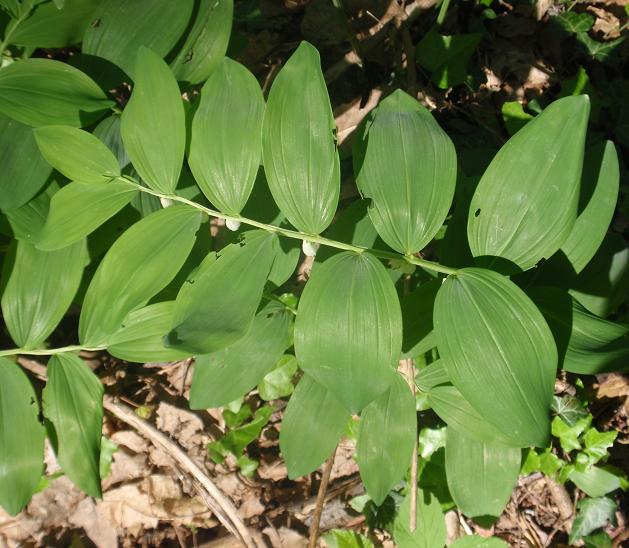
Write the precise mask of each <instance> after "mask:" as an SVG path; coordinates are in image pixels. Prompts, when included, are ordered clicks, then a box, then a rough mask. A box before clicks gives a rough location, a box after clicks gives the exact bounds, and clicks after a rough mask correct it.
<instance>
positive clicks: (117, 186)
mask: <svg viewBox="0 0 629 548" xmlns="http://www.w3.org/2000/svg"><path fill="white" fill-rule="evenodd" d="M137 193H138V190H137V188H135V187H134V186H133V185H131V184H129V183H127V182H125V181H114V182H110V183H106V184H97V183H96V184H95V183H83V182H76V181H75V182H73V183H70V184H69V185H66V186H64V187H63V188H62V189H61V190H59V191H58V192H56V193H55V194H54V196H53V197H52V200H51V201H50V209H49V213H48V217H47V219H46V224H45V225H44V226H43V228H42V230H41V232H40V234H39V238H38V239H37V242H36V245H37V248H38V249H42V250H48V251H50V250H55V249H61V248H62V247H66V246H68V245H71V244H73V243H75V242H77V241H79V240H81V239H82V238H84V237H85V236H87V235H88V234H91V233H92V232H93V231H94V230H96V229H97V228H98V227H99V226H100V225H102V224H103V223H104V222H105V221H107V220H108V219H109V218H111V217H113V216H114V215H115V214H116V213H118V211H120V210H121V209H122V208H123V207H124V206H126V205H127V204H128V203H129V202H130V201H131V200H132V199H133V197H134V196H135V195H136V194H137Z"/></svg>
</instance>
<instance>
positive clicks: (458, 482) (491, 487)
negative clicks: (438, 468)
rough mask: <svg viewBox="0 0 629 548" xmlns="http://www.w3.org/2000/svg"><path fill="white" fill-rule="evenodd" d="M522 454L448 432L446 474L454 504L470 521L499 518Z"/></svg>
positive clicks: (513, 485) (516, 450)
mask: <svg viewBox="0 0 629 548" xmlns="http://www.w3.org/2000/svg"><path fill="white" fill-rule="evenodd" d="M521 458H522V455H521V451H520V449H518V448H514V447H505V446H502V445H496V444H486V443H483V442H481V441H477V440H475V439H474V438H471V437H469V436H467V435H466V434H463V433H461V432H458V431H457V430H453V429H452V428H448V432H447V440H446V474H447V477H448V487H449V489H450V493H451V495H452V498H453V499H454V502H456V505H457V506H458V507H459V509H460V510H461V511H462V512H463V513H464V514H465V515H466V516H469V517H476V516H499V515H500V514H502V511H503V510H504V507H505V506H506V504H507V502H508V501H509V497H510V496H511V491H512V490H513V488H514V487H515V484H516V483H517V481H518V474H519V473H520V462H521Z"/></svg>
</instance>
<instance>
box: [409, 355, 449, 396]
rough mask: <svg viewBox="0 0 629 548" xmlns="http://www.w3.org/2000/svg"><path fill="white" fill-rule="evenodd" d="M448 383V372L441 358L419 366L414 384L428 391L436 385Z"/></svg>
mask: <svg viewBox="0 0 629 548" xmlns="http://www.w3.org/2000/svg"><path fill="white" fill-rule="evenodd" d="M449 383H450V379H449V378H448V372H447V371H446V368H445V367H444V365H443V362H442V361H441V360H437V361H435V362H433V363H431V364H430V365H427V366H426V367H423V368H421V369H420V370H419V372H418V373H417V376H416V377H415V384H416V385H417V387H418V388H419V389H420V390H422V391H424V392H428V391H430V390H432V389H433V388H435V387H436V386H439V385H442V384H449Z"/></svg>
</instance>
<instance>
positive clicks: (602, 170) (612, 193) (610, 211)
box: [561, 141, 620, 274]
mask: <svg viewBox="0 0 629 548" xmlns="http://www.w3.org/2000/svg"><path fill="white" fill-rule="evenodd" d="M619 179H620V174H619V168H618V155H617V154H616V148H615V147H614V144H613V143H612V142H611V141H606V142H605V143H600V144H599V145H598V146H593V147H589V148H588V149H587V154H586V155H585V161H584V164H583V175H582V177H581V202H585V204H582V205H581V207H580V208H579V209H580V213H579V216H578V217H577V220H576V222H575V223H574V227H573V228H572V232H570V235H569V236H568V239H567V240H566V241H565V242H564V243H563V245H562V246H561V251H563V253H564V254H565V255H566V257H567V258H568V260H569V261H570V263H571V264H572V266H573V267H574V270H575V272H577V274H578V273H579V272H581V271H582V270H583V269H584V268H585V266H586V265H587V264H588V262H590V260H591V259H592V257H594V255H595V253H596V250H597V249H598V248H599V247H600V246H601V244H602V243H603V239H604V238H605V234H606V233H607V229H608V228H609V224H610V222H611V220H612V217H613V215H614V210H615V209H616V201H617V200H618V185H619Z"/></svg>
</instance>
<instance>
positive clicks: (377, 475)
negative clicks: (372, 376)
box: [356, 374, 417, 505]
mask: <svg viewBox="0 0 629 548" xmlns="http://www.w3.org/2000/svg"><path fill="white" fill-rule="evenodd" d="M416 437H417V416H416V412H415V399H414V398H413V394H412V393H411V391H410V389H409V386H408V384H406V381H405V380H404V379H403V378H402V377H401V376H400V375H397V374H396V375H395V377H394V380H393V382H392V383H391V386H390V387H389V389H388V390H387V391H386V392H385V393H384V394H382V395H381V396H379V397H378V398H377V399H375V400H374V401H372V402H371V403H370V404H369V405H368V406H367V407H365V409H364V410H363V412H362V414H361V417H360V429H359V431H358V445H357V448H356V461H357V462H358V467H359V469H360V477H361V479H362V480H363V483H364V484H365V488H366V489H367V493H368V494H369V496H370V497H371V498H372V499H373V501H374V502H375V503H376V504H377V505H380V504H382V501H383V500H384V499H385V497H386V496H387V494H388V493H389V491H390V490H391V489H392V488H393V487H395V485H396V484H397V483H398V482H399V481H401V480H402V478H403V477H404V474H405V473H406V471H407V470H408V468H409V466H410V464H411V455H412V453H413V446H414V444H415V440H416Z"/></svg>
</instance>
